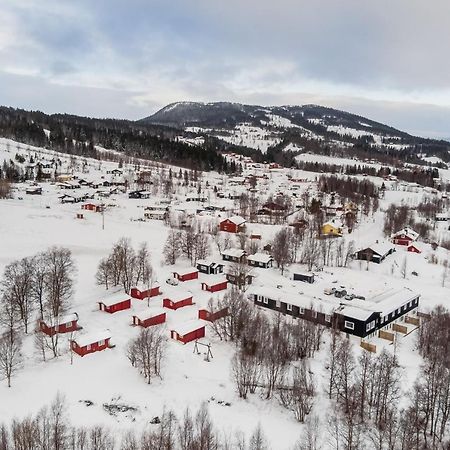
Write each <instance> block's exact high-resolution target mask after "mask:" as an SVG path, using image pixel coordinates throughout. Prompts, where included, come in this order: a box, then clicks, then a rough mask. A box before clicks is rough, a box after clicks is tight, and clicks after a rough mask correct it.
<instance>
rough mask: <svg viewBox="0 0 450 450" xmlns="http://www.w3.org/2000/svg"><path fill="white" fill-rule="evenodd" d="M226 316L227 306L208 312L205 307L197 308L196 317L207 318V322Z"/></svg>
mask: <svg viewBox="0 0 450 450" xmlns="http://www.w3.org/2000/svg"><path fill="white" fill-rule="evenodd" d="M225 316H228V307H227V308H223V309H221V310H219V311H216V312H210V311H208V310H207V309H199V310H198V318H199V319H202V320H207V321H208V322H214V321H215V320H217V319H221V318H222V317H225Z"/></svg>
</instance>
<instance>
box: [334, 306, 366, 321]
mask: <svg viewBox="0 0 450 450" xmlns="http://www.w3.org/2000/svg"><path fill="white" fill-rule="evenodd" d="M338 312H339V314H342V315H343V316H347V317H352V318H353V319H356V320H362V321H366V320H367V319H368V318H369V317H370V316H371V315H372V314H373V313H374V311H369V310H367V309H361V308H357V307H355V306H344V307H342V309H341V310H340V311H338Z"/></svg>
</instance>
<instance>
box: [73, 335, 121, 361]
mask: <svg viewBox="0 0 450 450" xmlns="http://www.w3.org/2000/svg"><path fill="white" fill-rule="evenodd" d="M110 339H111V333H110V332H109V331H108V330H104V331H97V332H96V333H91V334H85V335H82V336H79V337H77V338H76V339H72V340H71V341H70V348H71V349H72V351H74V352H75V353H77V354H78V355H80V356H84V355H87V354H88V353H94V352H100V351H102V350H105V349H107V348H112V347H113V346H112V345H111V344H110Z"/></svg>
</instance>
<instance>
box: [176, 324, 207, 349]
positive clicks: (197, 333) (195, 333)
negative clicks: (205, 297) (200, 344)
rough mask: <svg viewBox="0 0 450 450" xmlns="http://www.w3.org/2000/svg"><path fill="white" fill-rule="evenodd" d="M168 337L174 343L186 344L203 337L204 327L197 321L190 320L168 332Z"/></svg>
mask: <svg viewBox="0 0 450 450" xmlns="http://www.w3.org/2000/svg"><path fill="white" fill-rule="evenodd" d="M170 337H171V338H172V339H175V340H176V341H179V342H182V343H183V344H187V343H188V342H191V341H195V340H196V339H200V338H202V337H205V325H204V323H203V322H200V321H199V320H191V321H190V322H186V323H184V324H182V325H180V326H178V327H176V328H175V329H173V330H171V331H170Z"/></svg>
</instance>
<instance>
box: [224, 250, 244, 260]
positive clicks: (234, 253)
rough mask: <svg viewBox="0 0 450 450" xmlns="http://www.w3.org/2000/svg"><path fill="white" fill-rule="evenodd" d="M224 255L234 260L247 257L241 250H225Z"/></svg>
mask: <svg viewBox="0 0 450 450" xmlns="http://www.w3.org/2000/svg"><path fill="white" fill-rule="evenodd" d="M222 255H226V256H230V257H232V258H240V257H241V256H243V255H245V250H241V249H240V248H229V249H227V250H224V251H223V252H222Z"/></svg>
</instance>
